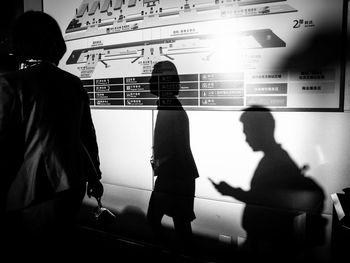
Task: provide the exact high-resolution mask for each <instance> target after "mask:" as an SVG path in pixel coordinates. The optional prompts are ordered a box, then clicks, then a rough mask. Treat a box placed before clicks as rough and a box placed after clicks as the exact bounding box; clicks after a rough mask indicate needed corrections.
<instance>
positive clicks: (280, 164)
mask: <svg viewBox="0 0 350 263" xmlns="http://www.w3.org/2000/svg"><path fill="white" fill-rule="evenodd" d="M240 121H241V122H242V123H243V132H244V134H245V136H246V141H247V143H248V144H249V146H250V147H251V148H252V150H253V151H262V152H263V153H264V156H263V158H262V159H261V160H260V162H259V164H258V166H257V168H256V170H255V172H254V175H253V177H252V180H251V184H250V190H249V191H244V190H243V189H241V188H236V187H232V186H230V185H228V184H227V183H225V182H220V183H219V184H215V183H214V186H215V187H216V189H217V190H218V191H219V192H220V193H221V194H223V195H228V196H232V197H234V198H236V199H237V200H240V201H242V202H245V203H246V207H245V210H244V213H243V218H242V226H243V228H244V229H245V230H246V234H247V239H246V242H245V244H244V248H246V249H247V250H248V252H249V253H248V254H247V255H250V256H253V257H256V258H260V259H262V258H264V259H265V260H268V262H271V261H274V262H292V261H295V260H296V259H299V260H300V259H303V258H300V255H301V257H304V258H305V256H304V255H303V252H304V251H303V250H304V249H305V250H306V249H307V248H308V247H310V246H312V245H314V244H315V242H322V241H323V240H322V238H323V231H324V226H325V222H324V219H323V218H322V217H321V213H322V211H323V202H324V197H325V196H324V193H323V190H322V189H321V188H320V187H319V186H318V185H317V184H316V183H315V182H314V181H313V180H312V179H311V178H309V177H306V176H305V175H304V172H305V170H306V167H304V168H302V169H300V168H299V167H298V166H297V165H296V164H295V163H294V161H293V160H292V159H291V157H290V156H289V155H288V153H287V152H286V151H285V150H284V149H283V148H282V147H281V145H280V144H278V143H277V142H276V141H275V138H274V128H275V122H274V119H273V117H272V114H271V113H270V112H269V111H268V110H267V109H265V108H262V107H255V106H254V107H251V108H249V109H247V110H246V111H245V112H244V113H243V114H242V115H241V118H240ZM299 215H301V216H302V215H305V216H306V219H307V220H306V222H309V221H310V222H309V224H308V225H307V227H306V231H307V232H306V233H303V234H305V236H304V237H303V235H302V234H300V233H299V234H300V235H299V236H298V233H297V232H298V231H297V230H296V223H297V222H298V221H297V216H299ZM250 252H252V253H250ZM265 257H266V258H265Z"/></svg>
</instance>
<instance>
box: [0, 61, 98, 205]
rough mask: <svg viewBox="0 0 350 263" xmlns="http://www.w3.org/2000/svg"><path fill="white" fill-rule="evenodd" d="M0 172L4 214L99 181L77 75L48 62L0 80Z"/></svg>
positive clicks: (91, 129)
mask: <svg viewBox="0 0 350 263" xmlns="http://www.w3.org/2000/svg"><path fill="white" fill-rule="evenodd" d="M88 155H89V156H90V158H91V160H92V163H91V162H90V158H89V156H88ZM93 166H94V167H95V168H96V170H97V173H94V171H93ZM0 169H1V177H2V180H4V181H5V183H4V184H3V185H2V188H3V189H1V190H2V191H1V192H2V193H4V194H3V195H4V196H6V195H7V208H8V209H9V210H16V209H21V208H24V207H27V206H28V205H30V204H31V203H33V202H38V201H41V200H43V201H44V200H47V199H50V198H52V197H53V196H54V195H55V193H58V192H61V191H64V190H68V189H73V188H75V187H79V186H81V185H82V184H83V183H85V182H87V181H88V180H97V179H100V178H101V172H100V170H99V158H98V147H97V143H96V135H95V129H94V126H93V123H92V119H91V113H90V107H89V98H88V94H87V92H86V91H85V90H84V88H83V86H82V83H81V81H80V79H79V78H78V77H76V76H74V75H72V74H70V73H68V72H66V71H63V70H61V69H59V68H58V67H56V66H54V65H52V64H49V63H40V64H37V65H34V66H31V67H28V68H26V69H23V70H18V71H14V72H11V73H8V74H5V75H3V76H0ZM8 189H9V191H8ZM7 192H8V194H6V193H7ZM4 196H2V197H1V200H2V201H3V200H4V199H3V197H4ZM3 205H4V203H3Z"/></svg>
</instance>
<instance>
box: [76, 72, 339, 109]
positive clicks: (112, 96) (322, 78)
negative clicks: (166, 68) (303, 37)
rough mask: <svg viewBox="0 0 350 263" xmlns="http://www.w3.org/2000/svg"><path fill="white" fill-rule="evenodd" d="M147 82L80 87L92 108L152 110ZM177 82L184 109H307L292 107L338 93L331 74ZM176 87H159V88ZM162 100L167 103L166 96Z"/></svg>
mask: <svg viewBox="0 0 350 263" xmlns="http://www.w3.org/2000/svg"><path fill="white" fill-rule="evenodd" d="M149 79H150V78H149V77H145V76H137V77H126V78H105V79H83V80H82V81H83V85H84V88H85V89H86V90H87V91H88V94H89V97H90V105H91V106H99V107H142V108H154V107H155V106H157V100H158V98H157V97H156V96H155V95H153V94H152V93H151V92H150V84H149ZM179 79H180V83H179V85H180V92H179V95H178V98H179V100H180V102H181V104H182V106H183V107H185V108H186V107H188V108H212V109H215V108H217V107H220V108H221V109H225V108H226V109H232V108H235V107H236V108H241V107H246V106H251V105H265V106H268V107H272V108H285V107H288V105H290V104H292V105H293V104H294V105H298V106H299V107H300V108H303V107H307V106H308V105H309V104H310V99H309V100H307V101H305V102H303V101H292V100H293V98H295V96H296V98H300V95H305V96H313V97H316V96H317V95H321V96H322V95H323V94H332V93H334V90H335V88H336V80H335V73H334V72H333V71H325V72H320V71H309V72H270V73H269V72H264V73H256V74H245V73H244V72H234V73H199V74H183V75H179ZM172 84H174V83H171V82H162V81H161V80H159V81H158V87H160V86H161V85H172ZM175 84H176V83H175ZM288 87H289V89H288ZM292 92H293V93H292ZM163 98H165V99H166V94H165V95H164V96H163ZM161 99H162V98H161ZM303 103H305V104H303ZM315 103H317V100H316V102H315Z"/></svg>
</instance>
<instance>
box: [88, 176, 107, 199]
mask: <svg viewBox="0 0 350 263" xmlns="http://www.w3.org/2000/svg"><path fill="white" fill-rule="evenodd" d="M86 194H87V196H88V197H89V198H91V196H93V197H95V198H96V199H98V198H101V197H102V195H103V184H102V183H101V182H100V181H99V180H96V181H92V182H88V186H87V191H86Z"/></svg>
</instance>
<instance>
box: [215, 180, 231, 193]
mask: <svg viewBox="0 0 350 263" xmlns="http://www.w3.org/2000/svg"><path fill="white" fill-rule="evenodd" d="M215 188H216V190H218V192H219V193H221V194H222V195H232V192H233V191H234V188H233V187H232V186H230V185H229V184H228V183H226V182H220V183H218V184H217V185H216V186H215Z"/></svg>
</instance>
